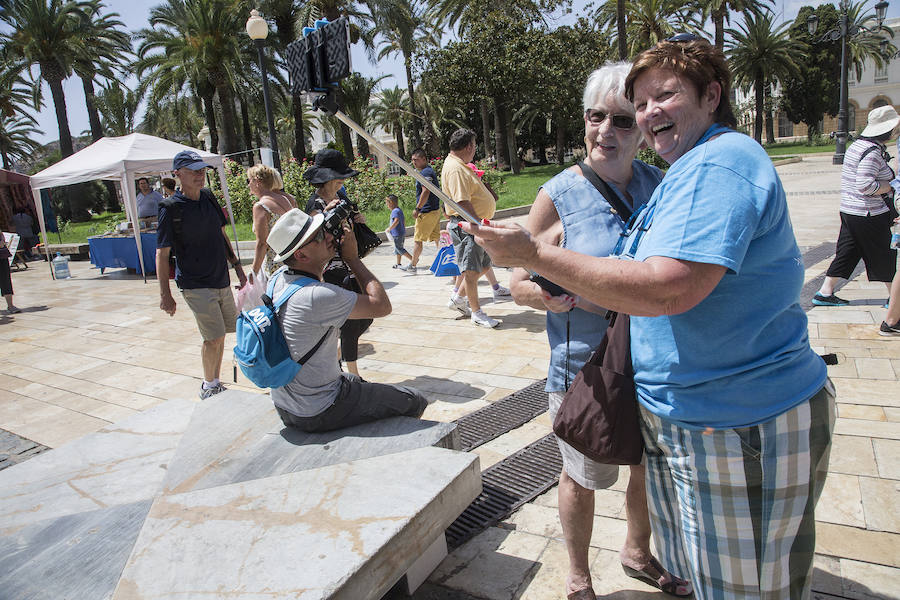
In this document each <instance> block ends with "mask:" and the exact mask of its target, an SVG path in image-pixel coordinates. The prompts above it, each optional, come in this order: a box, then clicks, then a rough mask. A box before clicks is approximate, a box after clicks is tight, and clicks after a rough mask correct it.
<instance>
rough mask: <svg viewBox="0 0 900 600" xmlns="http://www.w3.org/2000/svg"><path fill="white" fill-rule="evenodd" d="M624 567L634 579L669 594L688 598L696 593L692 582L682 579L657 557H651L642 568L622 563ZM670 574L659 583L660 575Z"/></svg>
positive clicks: (627, 573)
mask: <svg viewBox="0 0 900 600" xmlns="http://www.w3.org/2000/svg"><path fill="white" fill-rule="evenodd" d="M622 569H623V570H624V571H625V574H626V575H628V576H629V577H632V578H634V579H637V580H640V581H643V582H644V583H647V584H649V585H652V586H653V587H655V588H656V589H658V590H661V591H663V592H665V593H667V594H671V595H672V596H675V597H677V598H687V597H688V596H693V595H694V589H693V586H691V582H690V581H687V580H685V579H681V578H680V577H675V575H673V574H672V573H669V572H668V571H666V570H665V569H664V568H663V566H662V565H661V564H659V561H658V560H656V559H655V558H652V557H651V558H650V563H649V564H648V565H647V566H646V567H644V568H643V569H642V570H638V569H633V568H631V567H628V566H625V565H622ZM650 569H653V571H654V572H655V573H656V575H654V574H653V573H651V572H650ZM666 575H668V576H669V581H666V582H665V583H662V584H661V583H659V579H660V577H665V576H666Z"/></svg>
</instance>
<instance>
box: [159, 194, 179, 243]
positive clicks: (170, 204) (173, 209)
mask: <svg viewBox="0 0 900 600" xmlns="http://www.w3.org/2000/svg"><path fill="white" fill-rule="evenodd" d="M174 198H175V197H174V196H171V197H170V198H165V199H164V200H163V201H162V202H160V204H162V205H163V206H165V208H166V210H167V211H169V212H170V213H171V214H172V231H173V232H174V233H175V256H178V255H179V254H181V251H180V248H181V240H182V239H183V235H184V223H182V216H181V208H182V206H181V202H177V201H175V200H174Z"/></svg>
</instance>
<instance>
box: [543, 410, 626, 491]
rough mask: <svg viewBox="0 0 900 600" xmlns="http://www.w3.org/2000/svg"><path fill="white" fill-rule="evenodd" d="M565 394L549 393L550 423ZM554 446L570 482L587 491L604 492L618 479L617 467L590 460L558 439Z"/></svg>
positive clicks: (554, 417) (553, 419)
mask: <svg viewBox="0 0 900 600" xmlns="http://www.w3.org/2000/svg"><path fill="white" fill-rule="evenodd" d="M565 395H566V393H565V392H550V397H549V412H550V421H551V422H552V421H555V420H556V413H557V412H558V411H559V407H560V405H561V404H562V401H563V397H564V396H565ZM556 444H557V445H558V446H559V453H560V454H562V459H563V469H564V470H565V472H566V474H567V475H568V476H569V477H571V478H572V480H573V481H574V482H575V483H577V484H578V485H580V486H581V487H583V488H585V489H587V490H605V489H606V488H608V487H611V486H612V485H613V484H614V483H615V482H616V480H617V479H618V478H619V465H607V464H604V463H598V462H596V461H593V460H591V459H590V458H588V457H587V456H585V455H584V454H582V453H581V452H579V451H578V450H576V449H575V448H573V447H572V446H570V445H568V444H567V443H565V442H564V441H562V440H561V439H559V438H558V437H557V438H556Z"/></svg>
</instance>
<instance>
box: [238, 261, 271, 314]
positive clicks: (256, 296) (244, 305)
mask: <svg viewBox="0 0 900 600" xmlns="http://www.w3.org/2000/svg"><path fill="white" fill-rule="evenodd" d="M250 279H251V278H247V283H245V284H244V287H242V288H241V289H239V290H238V292H237V299H236V300H235V304H237V309H238V310H239V311H244V310H251V309H253V308H255V307H257V306H259V305H260V304H262V295H263V294H265V293H266V286H267V285H268V283H269V278H268V276H267V275H266V272H265V270H260V272H259V273H252V279H253V283H251V282H250Z"/></svg>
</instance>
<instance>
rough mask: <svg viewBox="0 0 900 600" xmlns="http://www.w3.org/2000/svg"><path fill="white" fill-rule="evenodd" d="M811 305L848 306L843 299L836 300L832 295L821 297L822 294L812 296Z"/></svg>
mask: <svg viewBox="0 0 900 600" xmlns="http://www.w3.org/2000/svg"><path fill="white" fill-rule="evenodd" d="M812 303H813V304H815V305H816V306H847V305H848V304H850V302H848V301H847V300H844V299H843V298H838V297H837V296H835V295H834V294H832V295H830V296H823V295H822V294H816V295H815V296H813V299H812Z"/></svg>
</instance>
